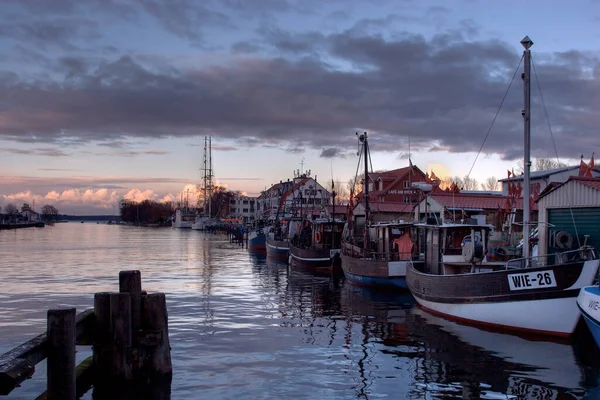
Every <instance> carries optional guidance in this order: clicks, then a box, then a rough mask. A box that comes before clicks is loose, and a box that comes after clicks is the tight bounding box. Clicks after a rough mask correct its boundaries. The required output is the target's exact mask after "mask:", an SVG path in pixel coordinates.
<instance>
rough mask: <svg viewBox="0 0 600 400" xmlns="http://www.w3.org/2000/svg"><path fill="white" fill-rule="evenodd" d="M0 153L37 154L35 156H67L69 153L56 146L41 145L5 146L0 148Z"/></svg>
mask: <svg viewBox="0 0 600 400" xmlns="http://www.w3.org/2000/svg"><path fill="white" fill-rule="evenodd" d="M0 153H10V154H17V155H28V156H31V155H35V156H46V157H66V156H68V155H69V154H68V153H65V152H64V151H62V150H59V149H57V148H54V147H40V148H37V149H15V148H5V149H0Z"/></svg>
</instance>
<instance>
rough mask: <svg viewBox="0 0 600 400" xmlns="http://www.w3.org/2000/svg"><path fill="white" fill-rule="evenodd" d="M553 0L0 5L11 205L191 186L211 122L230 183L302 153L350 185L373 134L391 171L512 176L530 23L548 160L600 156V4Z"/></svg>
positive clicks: (299, 164)
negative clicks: (361, 145) (364, 138)
mask: <svg viewBox="0 0 600 400" xmlns="http://www.w3.org/2000/svg"><path fill="white" fill-rule="evenodd" d="M549 4H550V3H548V1H545V0H543V1H542V0H536V1H525V0H520V1H516V0H514V1H513V0H503V1H500V0H497V1H496V0H494V1H492V0H431V1H425V0H421V1H419V0H327V1H322V0H318V1H317V0H197V1H191V0H169V1H166V0H164V1H159V0H130V1H118V0H86V1H79V0H52V1H49V0H2V13H0V206H3V205H6V204H7V203H10V202H12V203H15V204H17V205H18V206H20V204H21V203H23V202H27V203H29V204H32V203H35V206H36V209H39V207H41V206H42V205H43V204H53V205H55V206H56V207H57V208H58V209H59V211H60V212H63V213H70V214H78V215H82V214H113V213H114V212H115V208H116V209H117V210H118V202H119V200H120V199H123V198H127V199H133V200H143V199H154V200H157V201H162V200H176V199H180V198H181V196H182V194H183V196H187V195H188V194H190V196H192V199H193V192H194V189H195V187H196V185H198V184H200V183H201V180H202V168H203V151H204V137H205V136H210V137H211V138H212V158H213V167H214V174H215V180H216V182H217V183H218V184H221V185H224V186H226V187H227V188H228V189H230V190H239V191H241V192H244V193H247V194H248V195H251V196H256V195H258V194H259V193H260V191H261V190H264V189H265V188H268V187H269V186H271V185H272V184H273V183H277V182H279V181H280V180H287V179H288V178H291V177H292V176H293V172H294V171H295V170H297V169H300V168H302V169H304V170H310V171H311V173H312V175H313V176H315V175H316V176H317V180H318V181H319V182H321V183H325V182H330V181H331V179H335V180H336V181H340V182H347V181H348V180H349V179H351V178H353V177H354V175H355V172H356V168H357V162H358V157H357V149H358V144H357V138H356V132H364V131H366V132H368V134H369V138H370V139H369V143H370V146H371V157H372V163H373V168H374V169H375V170H386V169H395V168H400V167H404V166H407V165H408V155H409V153H410V158H411V160H412V163H413V164H414V165H417V166H418V167H420V168H421V169H422V170H424V171H425V170H427V171H431V170H432V169H433V170H434V171H435V173H436V175H438V176H440V177H442V178H443V176H445V175H450V176H465V175H467V174H470V177H472V178H475V179H477V180H479V181H484V180H485V179H486V178H488V177H490V176H495V177H498V179H501V178H504V177H505V176H506V170H507V169H510V168H516V167H517V166H518V165H519V159H521V160H522V158H523V119H522V117H521V110H522V107H523V84H522V80H521V79H520V74H521V72H522V71H523V64H522V63H521V58H522V53H523V48H522V46H521V45H520V41H521V39H523V37H524V36H525V35H528V36H529V37H530V38H531V39H532V40H533V42H534V45H533V47H532V48H531V51H532V57H533V69H532V74H533V78H532V84H531V88H532V111H531V112H532V122H531V135H532V146H531V150H532V156H533V157H549V158H553V159H556V158H557V156H558V157H559V158H560V160H561V161H563V162H567V163H568V164H574V165H575V164H578V162H579V158H580V156H581V155H582V154H583V155H584V159H585V160H586V161H587V160H589V158H590V157H591V155H592V152H594V151H595V150H596V149H598V147H599V146H598V145H599V142H600V135H598V132H597V127H598V126H599V125H600V124H599V122H600V114H598V113H597V110H598V109H599V106H600V84H599V83H600V69H599V67H600V62H599V49H600V47H599V46H600V45H599V43H600V1H598V0H580V1H578V2H577V7H574V6H573V2H572V1H562V0H553V1H552V6H549ZM515 73H516V77H515V78H514V80H513V77H514V76H515ZM505 94H506V97H505ZM504 97H505V99H504ZM503 99H504V100H503ZM542 100H543V101H542ZM501 104H502V107H500V105H501ZM544 106H545V107H544ZM498 110H499V112H498ZM490 127H491V129H490ZM488 132H489V135H488ZM486 136H487V138H486ZM409 143H410V146H409ZM117 212H118V211H117Z"/></svg>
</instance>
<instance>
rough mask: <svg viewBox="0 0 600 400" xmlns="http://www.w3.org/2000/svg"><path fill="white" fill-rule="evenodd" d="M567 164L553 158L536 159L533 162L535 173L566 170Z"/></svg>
mask: <svg viewBox="0 0 600 400" xmlns="http://www.w3.org/2000/svg"><path fill="white" fill-rule="evenodd" d="M566 166H567V164H565V163H563V162H560V161H559V160H555V159H552V158H536V159H535V160H534V162H533V170H534V171H547V170H549V169H557V168H564V167H566Z"/></svg>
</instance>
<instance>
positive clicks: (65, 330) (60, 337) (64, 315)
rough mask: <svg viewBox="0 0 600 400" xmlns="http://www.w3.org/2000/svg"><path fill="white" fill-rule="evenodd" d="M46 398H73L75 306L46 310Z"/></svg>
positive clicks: (72, 399)
mask: <svg viewBox="0 0 600 400" xmlns="http://www.w3.org/2000/svg"><path fill="white" fill-rule="evenodd" d="M47 324H48V325H47V327H48V371H47V379H48V398H49V399H52V400H55V399H56V400H58V399H61V400H75V397H76V387H75V308H59V309H53V310H48V314H47Z"/></svg>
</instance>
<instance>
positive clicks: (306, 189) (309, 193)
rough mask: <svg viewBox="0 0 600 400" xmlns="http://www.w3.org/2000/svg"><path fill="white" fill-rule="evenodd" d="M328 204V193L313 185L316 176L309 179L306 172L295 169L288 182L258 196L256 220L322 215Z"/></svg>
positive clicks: (308, 172) (273, 186) (280, 183)
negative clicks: (292, 176)
mask: <svg viewBox="0 0 600 400" xmlns="http://www.w3.org/2000/svg"><path fill="white" fill-rule="evenodd" d="M329 204H331V193H330V192H329V191H327V189H325V188H324V187H323V186H321V184H319V183H318V182H317V177H316V176H315V177H314V178H313V177H311V175H310V171H306V172H304V173H300V171H299V170H296V171H295V172H294V178H293V179H292V180H289V179H288V180H287V181H285V182H284V181H280V182H279V183H277V184H275V185H272V186H271V187H270V188H268V189H266V190H265V191H263V192H262V193H261V195H260V196H259V197H258V198H257V208H256V219H257V220H264V221H274V220H276V219H281V218H291V217H300V216H302V217H311V216H312V217H320V216H326V215H327V209H326V206H327V205H329ZM336 214H337V210H336Z"/></svg>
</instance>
